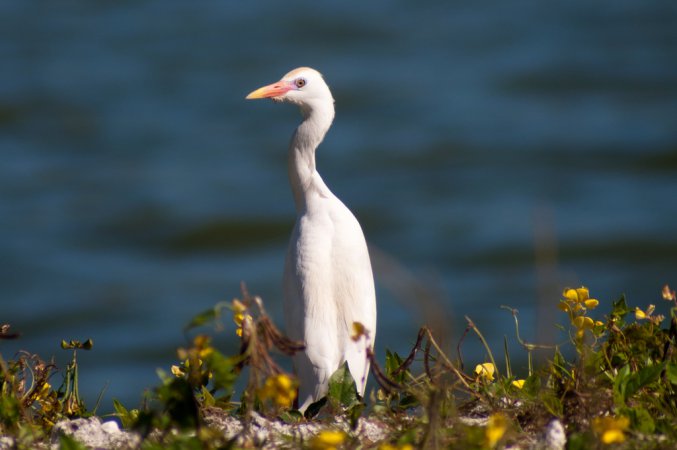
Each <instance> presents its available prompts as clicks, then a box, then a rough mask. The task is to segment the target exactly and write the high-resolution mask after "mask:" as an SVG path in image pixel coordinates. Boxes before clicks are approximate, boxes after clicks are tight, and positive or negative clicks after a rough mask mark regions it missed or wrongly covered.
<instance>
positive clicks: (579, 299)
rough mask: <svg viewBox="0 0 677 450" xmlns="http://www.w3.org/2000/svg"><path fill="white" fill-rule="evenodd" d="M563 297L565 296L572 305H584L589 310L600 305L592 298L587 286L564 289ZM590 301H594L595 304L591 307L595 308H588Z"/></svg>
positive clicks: (591, 303) (592, 303)
mask: <svg viewBox="0 0 677 450" xmlns="http://www.w3.org/2000/svg"><path fill="white" fill-rule="evenodd" d="M562 296H564V297H565V298H566V300H568V301H569V302H571V303H583V304H585V306H586V307H588V308H594V307H596V306H597V305H598V304H599V302H598V301H597V300H595V299H594V298H590V291H589V290H588V288H586V287H585V286H581V287H579V288H576V289H571V288H567V289H564V292H563V293H562ZM566 300H565V301H566ZM588 300H594V301H593V302H590V305H593V306H588V304H587V303H586V302H587V301H588Z"/></svg>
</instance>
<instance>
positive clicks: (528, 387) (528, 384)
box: [522, 373, 541, 398]
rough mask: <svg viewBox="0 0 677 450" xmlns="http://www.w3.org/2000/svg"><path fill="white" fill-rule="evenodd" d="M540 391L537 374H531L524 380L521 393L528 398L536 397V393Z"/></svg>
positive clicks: (539, 381) (539, 380) (539, 379)
mask: <svg viewBox="0 0 677 450" xmlns="http://www.w3.org/2000/svg"><path fill="white" fill-rule="evenodd" d="M540 390H541V378H540V377H539V376H538V375H537V374H535V373H534V374H531V375H529V376H528V377H527V379H526V380H524V386H522V392H524V393H525V394H526V395H528V396H529V397H532V398H533V397H536V396H537V395H538V392H539V391H540Z"/></svg>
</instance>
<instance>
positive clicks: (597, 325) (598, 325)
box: [595, 320, 604, 327]
mask: <svg viewBox="0 0 677 450" xmlns="http://www.w3.org/2000/svg"><path fill="white" fill-rule="evenodd" d="M595 326H596V327H603V326H604V322H602V321H601V320H596V321H595Z"/></svg>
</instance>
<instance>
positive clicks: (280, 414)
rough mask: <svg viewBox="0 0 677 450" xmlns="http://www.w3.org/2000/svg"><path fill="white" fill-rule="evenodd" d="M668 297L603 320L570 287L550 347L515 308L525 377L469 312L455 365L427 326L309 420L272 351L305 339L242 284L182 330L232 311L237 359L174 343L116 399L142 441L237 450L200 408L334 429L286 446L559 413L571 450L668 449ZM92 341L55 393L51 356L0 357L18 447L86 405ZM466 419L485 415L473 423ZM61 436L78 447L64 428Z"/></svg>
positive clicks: (1, 408) (525, 421)
mask: <svg viewBox="0 0 677 450" xmlns="http://www.w3.org/2000/svg"><path fill="white" fill-rule="evenodd" d="M666 292H667V294H666ZM663 295H664V296H665V298H666V300H668V301H670V302H671V309H670V316H669V318H670V320H668V321H666V320H665V318H664V317H662V316H661V315H658V314H654V309H655V307H654V306H653V305H649V307H647V308H646V309H645V310H642V309H640V308H631V307H630V306H628V301H627V299H626V298H625V296H621V297H620V298H619V299H618V300H616V301H614V302H611V304H610V308H609V310H608V312H607V314H606V316H604V317H601V316H600V318H594V317H593V313H594V314H595V315H598V316H599V314H600V313H599V310H598V307H603V306H604V304H603V302H600V301H598V300H597V299H594V298H590V296H589V292H588V289H587V288H584V287H580V288H576V289H565V290H564V292H563V295H562V297H563V298H562V299H560V301H559V304H558V307H559V308H560V309H561V310H562V311H563V312H564V313H565V314H566V320H567V321H568V327H566V326H565V327H564V330H565V332H566V333H567V336H568V342H565V343H560V344H559V345H557V346H551V347H548V346H545V345H538V344H534V343H529V342H526V341H525V340H523V339H522V338H521V336H520V334H519V320H518V314H517V311H516V310H514V309H511V308H505V309H508V310H509V311H510V312H511V314H512V316H513V318H514V322H515V335H516V337H517V343H518V344H519V345H520V346H521V347H522V348H523V349H524V351H525V353H526V355H527V358H528V368H527V370H526V371H524V373H520V370H519V369H520V368H519V367H516V365H515V364H514V362H513V361H512V360H511V355H510V354H509V353H508V343H507V339H506V340H505V341H504V344H503V353H504V359H500V361H503V360H504V361H505V367H503V368H499V367H497V365H496V361H497V359H496V358H494V354H493V352H492V349H491V348H489V346H488V343H487V341H486V340H485V339H484V337H483V336H482V333H481V332H480V330H479V329H478V328H477V327H476V326H475V324H474V323H473V322H472V320H470V318H466V321H467V327H466V330H465V332H464V334H463V335H462V336H461V341H460V342H459V344H458V347H457V348H458V349H459V352H458V354H459V357H458V359H457V360H452V358H450V357H449V356H448V355H447V353H446V352H445V351H444V350H443V349H442V348H441V347H440V346H439V345H438V343H437V341H436V339H435V336H434V335H433V333H432V332H431V331H430V330H429V329H428V328H426V327H423V328H422V329H421V330H420V332H419V334H418V336H417V339H416V342H415V344H414V346H413V348H412V350H411V352H410V354H409V355H408V356H407V357H402V356H400V355H399V354H398V353H395V352H391V351H389V350H386V354H385V364H384V365H383V368H381V366H380V365H379V363H378V361H377V360H376V358H375V357H374V355H373V353H372V350H371V348H368V349H366V350H367V355H368V358H369V360H370V363H371V367H372V374H373V379H374V380H375V381H376V383H377V387H376V389H374V390H373V391H372V392H371V393H370V395H369V396H368V398H367V400H368V401H367V402H365V401H364V400H363V399H362V398H360V396H359V395H358V391H357V387H356V385H355V381H354V379H353V377H352V375H351V373H350V370H349V367H348V364H347V363H344V364H343V365H342V366H341V367H340V368H339V369H338V370H337V371H336V372H335V373H334V374H332V376H331V377H330V380H329V386H328V393H327V396H326V397H325V398H323V399H321V400H320V401H318V402H316V403H314V404H312V405H310V407H309V408H307V410H306V413H305V415H302V414H301V413H300V412H299V411H296V410H294V409H293V400H294V398H295V395H296V388H297V382H296V380H295V378H294V377H293V375H291V374H287V373H285V372H284V371H283V370H282V369H281V368H280V367H279V366H278V365H277V363H276V362H275V359H274V358H273V357H272V356H271V351H272V350H273V349H277V350H278V351H279V352H281V353H283V354H286V355H291V354H293V353H294V352H295V351H299V350H300V349H302V348H303V345H302V343H296V342H293V341H290V340H289V339H287V338H286V337H285V336H284V335H282V334H281V333H280V332H279V331H278V330H277V328H276V327H275V326H274V324H273V323H272V320H270V318H269V317H268V316H267V314H266V313H265V310H264V309H263V303H262V301H261V300H260V299H259V298H258V297H251V296H249V294H248V293H247V292H246V290H243V299H242V300H234V301H233V302H220V303H218V304H217V305H216V306H215V307H214V308H212V309H210V310H207V311H205V312H203V313H200V314H198V315H197V316H196V317H195V318H193V319H192V320H191V321H190V322H189V323H188V325H187V326H186V328H185V330H186V331H190V330H194V329H195V328H197V327H206V326H207V325H210V324H214V328H215V330H217V331H222V330H224V329H225V328H226V327H225V326H224V325H223V324H222V323H221V320H222V319H223V314H224V311H226V310H228V311H231V312H232V315H233V322H234V323H235V333H234V335H235V334H236V335H237V336H238V337H239V339H240V351H239V353H238V354H236V355H224V354H223V353H221V352H220V351H219V350H218V349H217V348H215V346H214V345H213V343H212V338H211V337H210V336H207V335H206V334H198V335H196V336H194V337H193V338H192V339H190V340H189V341H188V344H187V346H186V347H185V348H180V349H178V351H177V357H178V362H177V363H176V364H175V365H172V366H171V369H170V370H169V371H165V370H158V374H159V377H160V383H159V386H157V387H156V388H155V389H154V390H153V391H152V392H151V393H150V394H149V396H148V397H147V398H146V400H145V401H144V404H143V405H142V406H141V407H140V408H138V409H127V408H126V407H125V406H124V405H122V404H121V403H120V402H118V401H117V400H114V401H113V406H114V408H115V415H116V416H117V417H118V418H119V420H120V422H121V423H122V425H123V427H124V428H127V429H135V430H138V431H139V432H141V433H142V434H143V435H144V436H145V437H146V438H145V440H144V441H143V442H142V444H141V445H140V448H142V449H168V448H169V449H173V448H176V449H179V448H181V449H183V448H188V449H191V448H195V449H203V448H231V447H233V446H234V445H236V441H235V438H233V439H232V440H226V439H225V438H224V436H223V434H222V433H221V432H219V431H216V430H213V429H211V428H209V426H208V425H207V424H206V423H204V420H203V418H202V417H203V413H204V411H205V410H207V409H209V408H219V409H222V410H224V411H226V414H230V415H233V416H235V417H238V418H239V419H240V420H241V421H242V423H243V424H244V431H243V434H246V433H247V430H248V429H249V428H251V423H252V417H254V414H253V413H255V412H256V413H257V414H258V415H263V416H267V417H269V418H270V419H275V418H277V419H278V420H280V421H283V422H285V423H287V424H298V425H302V424H303V423H305V422H307V421H311V420H312V421H314V422H316V423H320V424H324V425H326V427H327V428H326V430H332V429H334V431H333V432H328V433H326V434H322V433H320V435H321V436H320V435H318V436H320V437H321V438H320V437H318V436H316V437H315V438H313V439H312V440H310V441H302V442H300V441H298V440H297V439H298V438H295V437H287V438H285V439H286V441H285V442H287V445H288V446H289V447H308V445H310V446H311V447H312V448H332V447H331V445H334V444H328V443H327V442H330V440H331V439H330V438H332V436H333V438H334V439H339V440H340V444H335V445H334V446H335V447H340V446H343V447H344V448H349V447H350V448H352V447H357V446H359V445H360V444H361V443H359V442H358V441H357V440H356V438H355V435H354V433H356V432H357V430H358V426H357V425H358V419H360V417H363V416H365V415H368V416H369V417H371V418H375V417H377V418H378V419H379V421H380V422H381V423H382V424H383V426H384V427H387V429H388V430H389V432H388V433H389V434H388V435H387V437H386V439H385V440H384V441H383V442H377V443H370V444H369V445H372V444H373V445H379V446H381V448H384V449H385V448H388V449H389V448H395V449H408V448H464V449H487V448H501V447H503V446H507V445H516V446H527V445H529V442H530V440H531V439H532V438H533V435H534V433H537V432H540V431H541V430H542V429H543V428H544V427H545V425H546V424H547V423H548V422H549V421H550V420H552V419H553V418H558V419H559V420H561V421H562V422H563V423H564V425H565V426H566V429H567V434H568V436H567V438H568V444H567V448H569V449H588V448H603V447H605V446H611V445H614V444H621V443H625V444H626V445H627V448H635V447H637V448H659V447H662V448H671V447H674V446H675V444H677V431H676V430H677V349H676V348H675V346H676V345H677V299H675V296H674V292H672V291H670V290H669V289H668V288H666V289H664V294H663ZM599 309H601V308H599ZM633 313H634V314H633ZM666 323H667V326H665V324H666ZM2 332H3V333H5V332H6V329H5V328H2ZM5 335H8V334H6V333H5ZM467 335H474V336H475V337H477V338H478V339H479V341H480V342H481V343H482V345H483V346H484V349H485V354H486V359H485V360H484V361H473V363H472V364H469V365H468V366H467V367H466V365H465V364H464V362H463V361H462V359H461V356H460V347H461V345H462V343H463V341H464V339H465V338H466V336H467ZM92 344H93V343H92V341H91V340H86V341H84V342H80V341H74V340H71V341H65V340H64V341H63V342H62V347H63V348H64V349H67V350H69V351H72V352H73V359H72V361H71V363H70V364H68V365H67V367H66V368H65V372H64V382H63V384H62V386H61V387H60V388H59V389H57V390H55V389H53V388H52V387H51V385H50V384H49V379H50V377H51V375H52V374H53V370H54V367H53V365H51V364H47V363H44V362H43V361H41V360H40V359H39V358H38V357H37V356H35V355H29V354H22V355H21V356H19V357H18V358H17V359H16V360H12V361H4V360H3V359H2V357H0V371H1V372H0V374H1V377H0V382H1V383H2V385H1V390H0V433H4V434H10V435H12V436H16V437H17V439H18V441H17V445H16V446H17V448H31V447H33V446H34V444H35V443H37V442H44V441H45V440H46V439H47V437H48V435H49V429H50V427H51V426H52V425H53V424H54V423H55V421H56V420H59V419H62V418H66V417H79V416H83V415H86V414H89V413H88V412H87V410H86V408H85V406H84V404H83V403H82V400H81V399H80V396H79V393H78V376H79V374H78V366H77V358H76V352H77V351H79V350H88V349H91V348H92ZM535 350H539V351H542V350H547V351H549V352H550V353H549V354H550V355H551V356H550V360H549V361H548V362H547V363H546V364H544V365H543V366H542V367H539V368H536V367H534V366H533V361H532V359H531V356H532V353H533V352H534V351H535ZM244 376H246V379H245V380H244V381H245V382H246V383H245V384H246V386H245V387H244V389H243V390H242V392H239V393H238V392H236V385H237V384H236V383H237V381H238V379H240V378H243V377H244ZM238 397H239V398H238ZM337 416H340V417H342V420H341V421H343V422H345V423H348V424H349V425H350V427H349V428H348V427H346V428H345V430H347V431H336V430H335V427H336V423H337V420H336V417H337ZM468 417H470V418H471V419H479V421H478V422H471V423H469V422H468V421H467V419H468ZM339 422H340V421H339ZM151 432H152V433H151ZM332 433H333V434H332ZM337 433H338V434H337ZM529 433H531V434H529ZM323 439H324V440H323ZM239 442H240V441H238V445H239ZM247 442H248V441H247ZM322 442H325V444H322ZM659 442H660V444H659ZM60 445H61V448H66V449H80V448H82V446H81V445H80V444H79V443H77V442H76V441H74V440H73V439H72V438H69V437H66V436H64V437H61V438H60ZM247 445H253V444H252V443H251V442H248V443H247Z"/></svg>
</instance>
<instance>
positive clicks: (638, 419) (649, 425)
mask: <svg viewBox="0 0 677 450" xmlns="http://www.w3.org/2000/svg"><path fill="white" fill-rule="evenodd" d="M623 415H626V416H628V417H630V421H631V422H632V429H633V430H635V431H639V432H640V433H647V434H651V433H653V432H654V431H655V430H656V423H655V422H654V420H653V417H651V414H650V413H649V411H647V410H646V409H644V408H642V407H640V406H637V407H635V408H627V409H625V410H624V411H623Z"/></svg>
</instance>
